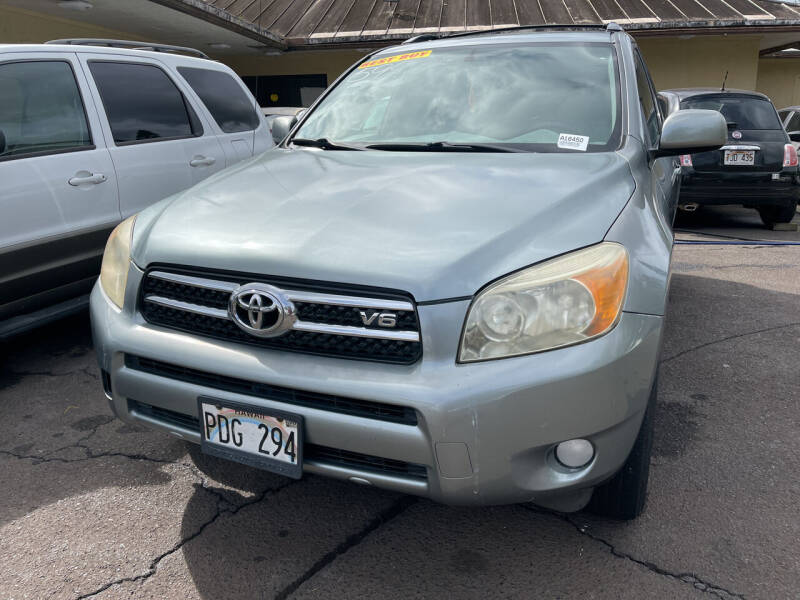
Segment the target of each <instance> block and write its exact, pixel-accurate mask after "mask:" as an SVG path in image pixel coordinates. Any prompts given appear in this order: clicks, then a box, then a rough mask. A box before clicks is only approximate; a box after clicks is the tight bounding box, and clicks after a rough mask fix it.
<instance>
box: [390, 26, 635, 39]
mask: <svg viewBox="0 0 800 600" xmlns="http://www.w3.org/2000/svg"><path fill="white" fill-rule="evenodd" d="M527 29H534V30H539V31H547V30H554V31H563V30H567V31H569V30H575V31H580V30H583V29H600V30H602V31H610V32H612V33H617V32H620V31H625V30H624V29H623V28H622V27H621V26H620V25H619V24H618V23H615V22H614V21H611V22H609V23H603V24H600V23H597V24H594V23H588V24H578V25H575V24H573V25H514V26H512V27H500V28H498V29H479V30H477V31H463V32H459V33H448V34H445V35H440V34H437V33H423V34H422V35H416V36H414V37H411V38H408V39H407V40H405V41H403V42H402V44H414V43H416V42H428V41H430V40H440V39H448V38H453V37H464V36H468V35H492V34H494V33H503V32H506V31H525V30H527Z"/></svg>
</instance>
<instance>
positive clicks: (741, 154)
mask: <svg viewBox="0 0 800 600" xmlns="http://www.w3.org/2000/svg"><path fill="white" fill-rule="evenodd" d="M755 163H756V151H755V150H725V164H726V165H732V166H735V167H736V166H739V165H754V164H755Z"/></svg>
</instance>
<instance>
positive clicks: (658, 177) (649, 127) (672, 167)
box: [634, 48, 680, 229]
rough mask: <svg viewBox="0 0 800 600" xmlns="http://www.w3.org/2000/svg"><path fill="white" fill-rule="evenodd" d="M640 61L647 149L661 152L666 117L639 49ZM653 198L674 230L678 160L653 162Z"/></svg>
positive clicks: (638, 83)
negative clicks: (664, 117) (661, 109)
mask: <svg viewBox="0 0 800 600" xmlns="http://www.w3.org/2000/svg"><path fill="white" fill-rule="evenodd" d="M634 55H635V60H636V65H635V66H636V87H637V90H638V95H639V104H640V106H641V108H642V116H643V117H644V133H645V138H646V139H645V140H644V141H645V145H646V147H647V148H648V149H650V148H657V147H658V142H659V138H660V136H661V126H662V124H663V117H662V115H661V113H660V110H659V103H658V100H657V98H656V91H655V87H654V86H653V82H652V80H651V78H650V73H649V72H648V71H647V67H646V66H645V62H644V59H643V58H642V56H641V54H640V53H639V50H638V48H637V49H636V51H635V52H634ZM650 170H651V173H652V177H651V182H652V183H651V185H652V189H651V195H652V198H653V199H654V200H655V203H656V210H657V211H658V213H659V216H660V217H661V218H662V219H663V221H664V223H665V224H666V227H667V228H670V229H671V227H672V223H673V221H674V220H675V213H676V212H677V209H678V193H679V190H680V164H679V163H678V160H677V158H676V157H671V156H667V157H662V158H657V159H654V160H651V164H650Z"/></svg>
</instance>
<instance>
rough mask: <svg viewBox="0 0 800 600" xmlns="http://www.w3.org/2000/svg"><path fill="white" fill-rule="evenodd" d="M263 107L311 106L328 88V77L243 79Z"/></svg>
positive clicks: (278, 76) (290, 76) (258, 77)
mask: <svg viewBox="0 0 800 600" xmlns="http://www.w3.org/2000/svg"><path fill="white" fill-rule="evenodd" d="M242 79H243V80H244V82H245V85H247V87H248V88H250V91H251V92H252V93H253V95H254V96H255V97H256V100H258V105H259V106H262V107H270V106H297V107H300V106H302V107H306V108H308V107H309V106H311V105H312V104H313V103H314V101H315V100H316V99H317V98H319V96H320V94H322V92H324V91H325V88H326V87H328V76H327V75H325V74H321V75H258V76H251V77H242Z"/></svg>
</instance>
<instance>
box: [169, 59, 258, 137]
mask: <svg viewBox="0 0 800 600" xmlns="http://www.w3.org/2000/svg"><path fill="white" fill-rule="evenodd" d="M178 72H179V73H180V74H181V75H182V76H183V78H184V79H185V80H186V81H187V82H188V84H189V85H190V86H191V87H192V89H193V90H194V91H195V93H196V94H197V95H198V96H200V99H201V100H202V101H203V104H205V105H206V107H207V108H208V110H209V112H211V116H213V117H214V120H215V121H216V122H217V125H219V127H220V129H222V131H224V132H225V133H236V132H239V131H252V130H253V129H255V128H256V127H258V124H259V122H260V120H259V118H258V115H257V114H256V112H255V108H254V106H253V100H252V99H250V97H248V95H247V94H246V93H245V92H244V90H243V89H242V88H241V86H240V85H239V83H238V82H237V81H236V80H235V79H234V78H233V77H231V76H230V75H228V74H227V73H224V72H222V71H212V70H211V69H196V68H193V67H178Z"/></svg>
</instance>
